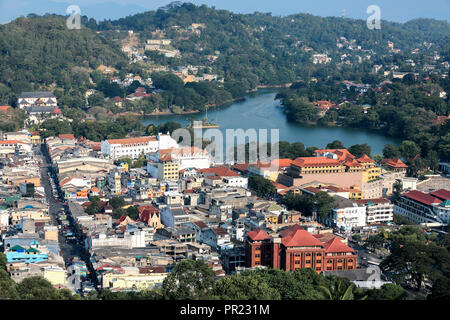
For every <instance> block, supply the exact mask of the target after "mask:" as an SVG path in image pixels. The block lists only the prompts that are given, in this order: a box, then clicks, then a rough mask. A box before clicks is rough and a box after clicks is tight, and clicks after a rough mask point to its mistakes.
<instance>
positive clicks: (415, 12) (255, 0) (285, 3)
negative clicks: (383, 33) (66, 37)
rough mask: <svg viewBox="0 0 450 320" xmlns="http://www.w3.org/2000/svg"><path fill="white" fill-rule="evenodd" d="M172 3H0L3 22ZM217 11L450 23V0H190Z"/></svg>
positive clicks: (117, 13) (101, 15)
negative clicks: (376, 13) (376, 12)
mask: <svg viewBox="0 0 450 320" xmlns="http://www.w3.org/2000/svg"><path fill="white" fill-rule="evenodd" d="M170 2H171V0H0V22H6V21H9V20H11V19H14V18H16V17H18V16H20V15H27V14H29V13H37V14H43V13H46V12H52V13H58V14H63V13H65V9H66V8H67V7H68V6H69V5H71V4H77V5H79V6H80V8H81V12H82V14H86V15H88V16H91V17H94V18H96V19H97V20H98V19H105V18H111V19H117V18H119V17H123V16H126V15H130V14H134V13H137V12H142V11H146V10H154V9H157V8H159V7H161V6H164V5H166V4H168V3H170ZM188 2H192V3H195V4H207V5H208V6H215V7H216V8H218V9H226V10H230V11H233V12H239V13H253V12H255V11H259V12H271V13H272V14H273V15H278V16H279V15H288V14H293V13H300V12H307V13H311V14H314V15H320V16H341V15H342V12H343V9H345V12H346V16H347V17H350V18H358V19H366V18H367V17H368V16H369V14H367V13H366V9H367V7H368V6H369V5H373V4H375V5H378V6H379V7H380V9H381V18H382V19H383V20H388V21H396V22H405V21H408V20H411V19H414V18H434V19H439V20H447V21H449V17H450V0H431V1H424V0H191V1H188Z"/></svg>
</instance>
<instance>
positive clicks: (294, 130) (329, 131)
mask: <svg viewBox="0 0 450 320" xmlns="http://www.w3.org/2000/svg"><path fill="white" fill-rule="evenodd" d="M275 96H276V91H273V90H260V91H258V92H256V93H252V94H249V95H248V96H247V97H246V99H245V100H243V101H239V102H234V103H232V104H229V105H226V106H222V107H218V108H214V109H209V110H208V112H207V116H208V120H209V121H212V122H214V123H216V124H218V125H219V126H220V128H219V130H220V131H222V133H223V137H225V136H226V135H225V130H226V129H239V128H241V129H243V130H247V129H250V128H254V129H257V130H258V129H267V130H268V132H270V129H279V136H280V141H289V142H302V143H303V144H304V145H305V147H310V146H315V147H319V148H324V147H325V146H326V145H327V144H328V143H329V142H331V141H334V140H340V141H342V142H343V143H344V145H345V146H346V147H350V146H352V145H354V144H362V143H368V144H369V145H370V146H371V148H372V153H371V154H372V155H374V154H381V153H382V150H383V147H384V145H385V144H388V143H390V144H394V145H397V144H399V143H400V141H399V140H397V139H393V138H390V137H386V136H384V135H381V134H378V133H374V132H369V131H364V130H362V129H353V128H343V127H320V126H307V125H300V124H297V123H292V122H288V121H287V118H286V115H285V114H284V112H283V111H284V110H283V108H282V107H280V101H279V100H275ZM205 115H206V114H205V113H197V114H191V115H165V116H152V117H146V118H144V120H143V123H144V125H148V124H150V123H153V124H154V125H160V124H164V123H166V122H168V121H176V122H179V123H180V124H182V125H183V126H186V125H188V124H189V123H191V121H192V120H201V119H203V118H204V117H205ZM268 139H269V140H270V133H268Z"/></svg>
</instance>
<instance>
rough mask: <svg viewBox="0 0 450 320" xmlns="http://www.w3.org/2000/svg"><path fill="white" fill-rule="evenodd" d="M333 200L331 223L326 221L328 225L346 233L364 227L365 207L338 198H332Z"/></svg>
mask: <svg viewBox="0 0 450 320" xmlns="http://www.w3.org/2000/svg"><path fill="white" fill-rule="evenodd" d="M333 199H334V204H333V209H332V214H331V221H328V222H329V223H328V224H331V225H333V226H335V227H337V228H341V229H344V230H346V231H347V230H351V229H352V228H355V227H364V226H365V225H366V220H367V219H366V207H365V206H364V205H359V204H358V203H356V202H353V201H351V200H349V199H346V198H343V197H340V196H334V197H333Z"/></svg>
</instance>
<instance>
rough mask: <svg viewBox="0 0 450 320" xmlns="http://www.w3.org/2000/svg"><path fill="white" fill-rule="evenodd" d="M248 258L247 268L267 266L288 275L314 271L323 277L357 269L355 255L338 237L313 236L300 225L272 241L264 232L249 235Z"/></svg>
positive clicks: (246, 252)
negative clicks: (335, 271) (326, 274)
mask: <svg viewBox="0 0 450 320" xmlns="http://www.w3.org/2000/svg"><path fill="white" fill-rule="evenodd" d="M321 240H323V242H322V241H321ZM245 256H246V266H247V267H255V266H267V267H271V268H274V269H282V270H285V271H294V270H296V269H300V268H312V269H314V270H315V271H316V272H317V273H320V272H322V271H329V270H350V269H356V266H357V255H356V253H355V251H354V250H353V249H352V248H350V247H348V246H347V245H345V244H344V243H342V241H341V240H340V239H339V238H338V237H336V236H332V237H331V238H330V237H326V238H325V237H323V236H321V235H312V234H310V233H309V232H308V231H306V230H304V229H303V228H302V227H300V226H299V225H298V224H296V225H294V226H292V227H290V228H288V229H284V230H282V231H280V232H279V233H278V234H275V235H273V236H272V237H271V236H269V235H268V234H267V233H266V232H265V231H263V230H262V229H256V230H253V231H251V232H248V233H247V240H246V245H245Z"/></svg>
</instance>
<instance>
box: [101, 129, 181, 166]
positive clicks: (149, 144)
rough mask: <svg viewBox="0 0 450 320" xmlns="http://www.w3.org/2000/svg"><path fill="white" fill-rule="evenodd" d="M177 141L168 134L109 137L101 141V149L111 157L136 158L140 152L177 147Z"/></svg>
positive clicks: (145, 152)
mask: <svg viewBox="0 0 450 320" xmlns="http://www.w3.org/2000/svg"><path fill="white" fill-rule="evenodd" d="M177 147H178V143H177V142H176V141H175V140H174V139H173V138H172V137H171V136H170V135H169V134H161V133H160V134H158V136H148V137H136V138H126V139H109V140H104V141H102V143H101V151H102V153H103V154H104V155H105V156H108V157H109V158H111V159H114V160H116V159H119V158H121V157H130V158H132V159H137V158H138V157H139V156H140V155H141V154H142V153H144V154H147V153H152V152H157V151H158V150H160V149H169V148H177Z"/></svg>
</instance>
